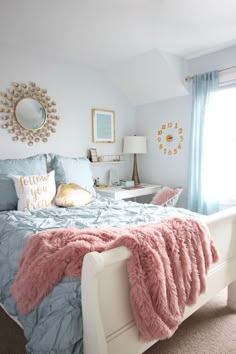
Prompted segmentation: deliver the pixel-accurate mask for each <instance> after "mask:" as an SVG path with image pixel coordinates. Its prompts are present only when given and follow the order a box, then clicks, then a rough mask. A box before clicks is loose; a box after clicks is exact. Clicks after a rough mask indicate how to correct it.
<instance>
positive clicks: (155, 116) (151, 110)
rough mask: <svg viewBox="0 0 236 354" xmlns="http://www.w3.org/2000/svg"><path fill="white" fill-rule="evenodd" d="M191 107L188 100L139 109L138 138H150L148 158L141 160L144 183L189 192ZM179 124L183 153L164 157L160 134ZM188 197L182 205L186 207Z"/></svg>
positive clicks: (140, 165) (184, 197)
mask: <svg viewBox="0 0 236 354" xmlns="http://www.w3.org/2000/svg"><path fill="white" fill-rule="evenodd" d="M190 111H191V104H190V100H189V97H188V96H185V97H179V98H175V99H171V100H166V101H162V102H157V103H153V104H148V105H143V106H139V107H138V108H137V110H136V118H137V134H138V135H139V134H140V135H146V136H147V140H148V153H147V155H143V156H141V155H139V156H138V167H139V175H140V179H141V180H142V181H147V182H150V183H154V184H162V185H168V186H173V187H178V186H182V187H183V188H184V189H185V190H186V188H187V170H188V163H187V161H188V153H189V149H188V146H189V129H190ZM168 122H173V123H175V122H177V123H178V126H179V127H181V128H183V136H184V140H183V142H182V150H180V151H179V152H178V154H176V155H172V156H169V155H164V154H163V152H161V150H160V149H159V144H158V142H157V137H158V136H157V131H158V130H159V129H161V126H162V124H167V123H168ZM185 199H186V193H184V194H183V196H182V197H181V200H180V204H179V205H185Z"/></svg>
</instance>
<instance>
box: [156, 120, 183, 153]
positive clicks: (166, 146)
mask: <svg viewBox="0 0 236 354" xmlns="http://www.w3.org/2000/svg"><path fill="white" fill-rule="evenodd" d="M183 140H184V137H183V128H181V127H179V124H178V123H176V122H169V123H167V124H162V126H161V129H159V130H158V131H157V142H158V145H159V149H160V151H161V152H162V153H163V154H165V155H176V154H177V153H178V152H179V151H180V150H181V149H182V141H183Z"/></svg>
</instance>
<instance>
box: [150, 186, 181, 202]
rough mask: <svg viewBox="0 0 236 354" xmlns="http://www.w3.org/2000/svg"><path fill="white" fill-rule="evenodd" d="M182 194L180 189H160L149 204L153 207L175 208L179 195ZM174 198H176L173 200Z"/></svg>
mask: <svg viewBox="0 0 236 354" xmlns="http://www.w3.org/2000/svg"><path fill="white" fill-rule="evenodd" d="M181 192H182V188H175V189H173V188H169V187H164V188H162V189H161V190H160V191H159V192H157V194H156V195H155V196H154V198H153V199H152V201H151V203H152V204H155V205H162V206H175V205H176V203H177V201H178V197H179V196H180V193H181ZM175 196H176V198H174V197H175Z"/></svg>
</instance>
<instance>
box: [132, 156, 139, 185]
mask: <svg viewBox="0 0 236 354" xmlns="http://www.w3.org/2000/svg"><path fill="white" fill-rule="evenodd" d="M132 180H133V181H134V184H135V185H137V184H140V181H139V176H138V167H137V157H136V154H134V167H133V176H132Z"/></svg>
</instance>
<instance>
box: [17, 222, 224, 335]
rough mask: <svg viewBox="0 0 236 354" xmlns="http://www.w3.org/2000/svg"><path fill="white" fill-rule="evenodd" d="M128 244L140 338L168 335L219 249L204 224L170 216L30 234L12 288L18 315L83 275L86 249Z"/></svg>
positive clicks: (192, 299)
mask: <svg viewBox="0 0 236 354" xmlns="http://www.w3.org/2000/svg"><path fill="white" fill-rule="evenodd" d="M118 246H126V247H127V248H128V249H130V250H131V252H132V256H131V257H130V259H129V260H128V275H129V281H130V288H131V290H130V298H131V306H132V309H133V314H134V318H135V321H136V324H137V326H138V329H139V332H140V337H141V339H142V340H144V341H150V340H153V339H164V338H169V337H171V336H172V335H173V333H174V332H175V330H176V329H177V328H178V326H179V324H180V323H181V322H182V319H183V313H184V309H185V306H186V305H189V306H190V305H193V304H195V303H196V301H197V299H198V297H199V295H200V294H201V293H203V292H205V290H206V274H207V272H208V270H209V268H210V266H211V264H212V263H213V262H217V261H218V260H219V254H218V252H217V250H216V248H215V246H214V244H213V241H212V239H211V236H210V234H209V231H208V229H207V227H206V226H205V225H203V224H202V223H201V222H199V221H197V220H196V219H193V218H190V217H188V218H180V217H174V218H169V219H165V220H163V221H161V222H159V223H150V224H144V225H139V226H135V227H129V228H127V229H115V228H102V229H82V230H80V229H75V228H68V229H56V230H47V231H43V232H40V233H38V234H35V235H33V236H32V237H31V238H30V239H29V241H28V242H27V244H26V246H25V249H24V251H23V253H22V257H21V261H20V267H19V271H18V273H17V276H16V279H15V282H14V283H13V285H12V288H11V292H12V295H13V296H14V298H15V300H16V302H17V306H18V308H19V310H20V312H21V313H22V314H27V313H29V312H31V311H32V310H33V309H34V308H35V307H36V306H37V305H38V304H39V303H40V302H41V301H42V299H43V298H44V297H45V296H46V295H47V294H48V293H49V292H50V291H51V290H52V289H53V287H54V286H55V285H56V284H57V283H58V282H59V281H60V280H61V279H62V278H63V276H65V275H68V276H72V277H78V278H80V277H81V270H82V262H83V257H84V256H85V254H86V253H88V252H92V251H97V252H102V251H104V250H108V249H111V248H115V247H118Z"/></svg>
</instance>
